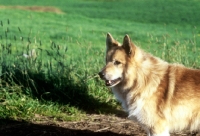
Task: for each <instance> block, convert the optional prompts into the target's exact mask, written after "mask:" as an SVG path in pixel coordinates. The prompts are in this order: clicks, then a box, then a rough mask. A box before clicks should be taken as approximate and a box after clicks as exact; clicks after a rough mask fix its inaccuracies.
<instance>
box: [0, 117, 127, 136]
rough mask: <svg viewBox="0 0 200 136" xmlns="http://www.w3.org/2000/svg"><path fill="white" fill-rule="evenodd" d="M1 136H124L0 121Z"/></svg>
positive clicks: (47, 125) (107, 132)
mask: <svg viewBox="0 0 200 136" xmlns="http://www.w3.org/2000/svg"><path fill="white" fill-rule="evenodd" d="M0 135H1V136H11V135H13V136H36V135H37V136H53V135H60V136H61V135H62V136H63V135H65V136H83V135H84V136H122V135H123V136H126V135H124V134H117V133H114V132H111V131H106V132H94V131H91V130H76V129H69V128H64V127H60V126H56V125H54V124H48V123H46V124H33V123H29V122H24V121H13V120H5V119H0Z"/></svg>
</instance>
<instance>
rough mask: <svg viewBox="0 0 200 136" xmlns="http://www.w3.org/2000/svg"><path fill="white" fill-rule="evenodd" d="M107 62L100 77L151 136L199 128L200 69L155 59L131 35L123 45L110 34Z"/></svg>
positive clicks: (163, 135)
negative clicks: (136, 44)
mask: <svg viewBox="0 0 200 136" xmlns="http://www.w3.org/2000/svg"><path fill="white" fill-rule="evenodd" d="M105 59H106V65H105V66H104V67H103V68H102V70H101V71H100V72H99V76H100V78H101V79H103V80H104V81H105V84H106V86H108V87H110V88H111V89H112V92H113V93H114V95H115V96H116V98H117V99H118V100H119V101H120V102H121V103H122V107H123V108H124V110H125V111H126V112H127V113H128V117H129V118H130V119H132V120H134V121H137V122H138V123H139V124H140V125H141V126H142V127H143V128H144V129H145V130H146V132H147V135H148V136H169V135H170V132H174V131H181V130H183V129H188V130H190V131H197V130H198V128H200V70H196V69H191V68H186V67H185V66H183V65H179V64H169V63H167V62H165V61H163V60H161V59H159V58H157V57H154V56H153V55H151V54H149V53H146V52H145V51H143V50H142V49H140V48H139V47H137V46H135V45H134V44H133V43H132V41H131V39H130V38H129V36H128V35H125V37H124V39H123V43H122V44H120V43H119V42H118V41H116V40H115V39H114V38H113V37H112V36H111V34H109V33H108V34H107V39H106V58H105Z"/></svg>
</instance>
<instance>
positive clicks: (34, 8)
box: [0, 5, 63, 14]
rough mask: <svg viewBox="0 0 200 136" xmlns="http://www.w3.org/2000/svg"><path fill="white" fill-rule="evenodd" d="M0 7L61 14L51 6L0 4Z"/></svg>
mask: <svg viewBox="0 0 200 136" xmlns="http://www.w3.org/2000/svg"><path fill="white" fill-rule="evenodd" d="M0 9H20V10H29V11H35V12H52V13H57V14H62V13H63V12H62V11H61V10H60V9H58V8H56V7H51V6H3V5H0Z"/></svg>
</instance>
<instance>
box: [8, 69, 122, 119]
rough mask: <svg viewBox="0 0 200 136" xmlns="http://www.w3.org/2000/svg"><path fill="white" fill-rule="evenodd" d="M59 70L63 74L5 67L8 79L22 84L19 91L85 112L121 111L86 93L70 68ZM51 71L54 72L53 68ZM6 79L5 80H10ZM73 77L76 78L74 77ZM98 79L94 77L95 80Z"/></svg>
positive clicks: (85, 87) (119, 113)
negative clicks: (21, 89) (9, 74)
mask: <svg viewBox="0 0 200 136" xmlns="http://www.w3.org/2000/svg"><path fill="white" fill-rule="evenodd" d="M66 70H68V71H63V74H59V73H58V74H52V73H51V74H46V73H44V72H36V71H34V70H32V69H31V70H26V71H22V70H21V69H12V71H11V70H8V69H6V71H7V72H6V73H12V74H11V75H12V77H11V76H8V75H5V79H6V80H7V81H8V77H9V78H10V79H12V82H14V83H17V84H19V85H21V86H22V88H23V93H25V94H26V95H29V96H31V97H33V98H37V99H39V100H40V101H51V102H56V103H58V104H62V105H70V106H74V107H77V108H78V109H81V110H83V111H85V112H86V113H96V114H98V113H105V114H109V113H111V114H116V115H122V114H123V113H124V112H123V111H121V110H118V109H117V108H116V106H113V105H112V104H110V103H108V102H102V101H100V100H99V99H97V98H95V97H94V96H93V95H90V94H89V93H88V85H87V83H85V82H84V79H81V78H78V77H72V76H75V75H72V74H71V70H69V69H66ZM54 73H55V72H54ZM10 79H9V80H10ZM74 79H76V80H74ZM96 82H98V79H97V81H96Z"/></svg>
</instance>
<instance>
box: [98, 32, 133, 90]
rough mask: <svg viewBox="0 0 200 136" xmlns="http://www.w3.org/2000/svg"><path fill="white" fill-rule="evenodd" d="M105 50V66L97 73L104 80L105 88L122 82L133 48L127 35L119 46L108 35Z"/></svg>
mask: <svg viewBox="0 0 200 136" xmlns="http://www.w3.org/2000/svg"><path fill="white" fill-rule="evenodd" d="M106 48H107V49H106V65H105V66H104V67H103V69H102V70H101V71H100V72H99V76H100V78H101V79H103V80H105V83H106V86H109V87H114V86H116V85H118V84H119V83H120V82H122V81H123V78H124V77H125V72H126V73H127V71H125V70H126V69H127V67H128V66H127V65H128V62H130V61H131V58H132V57H133V56H134V52H135V46H134V45H133V44H132V42H131V40H130V38H129V36H128V35H125V37H124V40H123V44H122V45H121V44H120V43H119V42H117V41H116V40H115V39H114V38H113V37H112V36H111V34H109V33H108V34H107V38H106Z"/></svg>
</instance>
